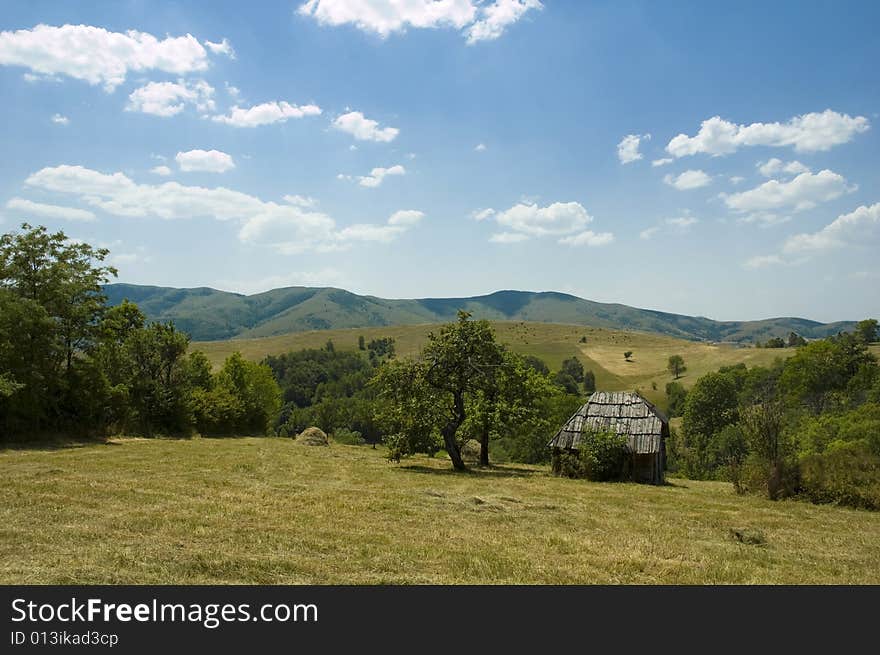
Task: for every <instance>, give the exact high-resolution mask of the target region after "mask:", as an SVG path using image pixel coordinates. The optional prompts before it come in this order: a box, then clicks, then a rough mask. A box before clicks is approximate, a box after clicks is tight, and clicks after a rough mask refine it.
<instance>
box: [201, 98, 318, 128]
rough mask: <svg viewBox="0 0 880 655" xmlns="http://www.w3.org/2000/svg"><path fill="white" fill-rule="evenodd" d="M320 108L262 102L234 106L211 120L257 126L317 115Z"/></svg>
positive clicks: (241, 125) (236, 124)
mask: <svg viewBox="0 0 880 655" xmlns="http://www.w3.org/2000/svg"><path fill="white" fill-rule="evenodd" d="M320 114H321V108H320V107H318V106H317V105H292V104H290V103H289V102H285V101H283V100H282V101H280V102H279V101H275V100H273V101H272V102H264V103H263V104H260V105H254V106H253V107H247V108H245V107H239V106H238V105H236V106H234V107H233V108H232V109H230V110H229V114H227V115H219V116H212V117H211V120H214V121H216V122H218V123H225V124H226V125H232V126H234V127H258V126H260V125H270V124H272V123H279V122H282V123H283V122H285V121H287V119H289V118H303V117H304V116H319V115H320Z"/></svg>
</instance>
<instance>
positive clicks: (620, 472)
mask: <svg viewBox="0 0 880 655" xmlns="http://www.w3.org/2000/svg"><path fill="white" fill-rule="evenodd" d="M629 461H630V453H629V450H628V448H627V446H626V437H624V436H622V435H619V434H617V433H615V432H592V433H586V434H584V435H583V438H582V440H581V447H580V449H579V450H577V451H559V450H555V451H554V452H553V455H552V458H551V465H552V468H553V472H554V473H555V474H556V475H561V476H564V477H568V478H586V479H588V480H593V481H595V482H607V481H611V480H621V479H623V478H624V476H625V474H626V473H627V472H628V471H627V469H628V466H627V465H628V463H629Z"/></svg>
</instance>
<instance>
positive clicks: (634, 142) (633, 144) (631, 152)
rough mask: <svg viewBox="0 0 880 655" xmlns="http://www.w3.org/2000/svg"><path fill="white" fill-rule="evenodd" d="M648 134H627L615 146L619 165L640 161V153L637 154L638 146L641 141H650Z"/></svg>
mask: <svg viewBox="0 0 880 655" xmlns="http://www.w3.org/2000/svg"><path fill="white" fill-rule="evenodd" d="M650 138H651V135H650V134H627V135H626V136H625V137H623V139H621V141H620V143H618V144H617V158H618V159H619V160H620V163H621V164H631V163H632V162H634V161H638V160H639V159H642V153H640V152H639V144H640V143H641V141H642V139H646V140H647V139H650Z"/></svg>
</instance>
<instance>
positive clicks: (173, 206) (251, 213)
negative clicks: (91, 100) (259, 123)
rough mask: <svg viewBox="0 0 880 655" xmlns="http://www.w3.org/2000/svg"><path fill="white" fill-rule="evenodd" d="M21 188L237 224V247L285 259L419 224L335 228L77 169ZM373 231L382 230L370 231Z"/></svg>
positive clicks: (228, 192) (194, 190) (306, 216)
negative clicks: (265, 249) (249, 246)
mask: <svg viewBox="0 0 880 655" xmlns="http://www.w3.org/2000/svg"><path fill="white" fill-rule="evenodd" d="M25 184H26V185H28V186H30V187H33V188H38V189H42V190H45V191H52V192H55V193H61V194H68V195H71V196H75V197H76V198H78V199H79V200H80V201H81V202H83V203H85V204H87V205H90V206H91V207H94V208H97V209H101V210H102V211H104V212H106V213H108V214H111V215H113V216H120V217H133V218H161V219H165V220H183V219H190V218H212V219H215V220H218V221H231V222H236V223H238V224H239V226H240V227H239V230H238V237H239V239H240V240H241V241H242V242H245V243H253V244H256V245H262V246H267V247H271V248H273V249H275V250H277V251H279V252H281V253H286V254H291V253H298V252H304V251H308V250H313V251H318V252H326V251H330V250H339V249H342V248H346V247H349V246H350V245H351V243H353V242H356V241H377V240H379V241H381V240H388V239H389V238H394V237H396V236H397V235H400V234H402V233H403V232H405V231H406V230H407V229H409V228H410V227H412V226H413V225H414V224H415V223H417V222H418V221H417V220H415V219H414V217H413V216H412V215H411V214H405V215H403V216H404V217H402V218H401V217H399V218H398V219H396V220H395V223H390V222H388V223H386V224H384V225H383V224H380V225H378V226H376V225H370V224H367V226H366V227H365V226H364V225H357V226H354V225H352V226H348V227H347V228H341V229H340V228H339V227H337V225H336V221H334V220H333V218H331V217H330V216H328V215H326V214H323V213H321V212H314V211H307V210H306V209H304V208H302V207H298V206H295V205H292V204H279V203H276V202H272V201H264V200H261V199H260V198H257V197H255V196H251V195H248V194H246V193H242V192H240V191H234V190H232V189H227V188H224V187H215V188H206V187H199V186H185V185H182V184H179V183H177V182H165V183H163V184H138V183H136V182H134V181H133V180H131V179H130V178H129V177H128V176H126V175H125V174H123V173H112V174H108V173H101V172H99V171H95V170H92V169H88V168H84V167H82V166H68V165H62V166H55V167H49V168H43V169H41V170H39V171H37V172H36V173H34V174H32V175H31V176H30V177H28V178H27V180H25ZM393 216H394V215H392V217H393ZM373 227H378V228H384V229H383V230H372V228H373ZM389 228H390V229H389ZM380 235H382V236H381V237H380Z"/></svg>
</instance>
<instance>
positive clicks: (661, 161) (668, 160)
mask: <svg viewBox="0 0 880 655" xmlns="http://www.w3.org/2000/svg"><path fill="white" fill-rule="evenodd" d="M673 161H674V160H673V159H672V157H663V158H662V159H655V160H654V161H652V162H651V166H653V167H654V168H657V167H658V166H666V164H671V163H672V162H673Z"/></svg>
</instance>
